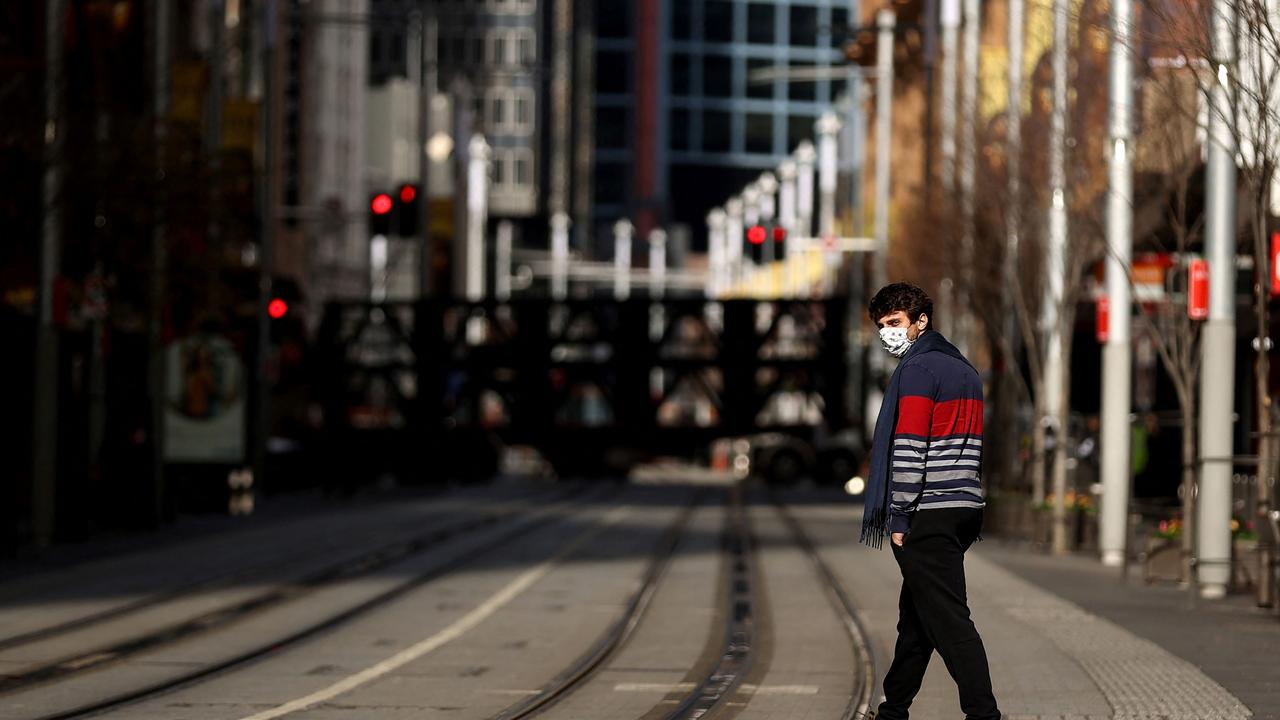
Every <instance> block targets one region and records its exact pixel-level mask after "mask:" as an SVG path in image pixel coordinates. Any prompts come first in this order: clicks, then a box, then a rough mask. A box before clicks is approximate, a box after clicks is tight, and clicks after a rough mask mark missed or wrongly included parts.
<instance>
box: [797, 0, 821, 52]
mask: <svg viewBox="0 0 1280 720" xmlns="http://www.w3.org/2000/svg"><path fill="white" fill-rule="evenodd" d="M791 44H792V45H797V46H799V47H813V46H814V45H817V44H818V8H816V7H812V6H810V5H792V6H791Z"/></svg>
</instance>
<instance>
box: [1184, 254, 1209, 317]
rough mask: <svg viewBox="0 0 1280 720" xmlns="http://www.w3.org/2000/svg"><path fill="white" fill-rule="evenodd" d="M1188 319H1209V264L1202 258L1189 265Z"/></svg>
mask: <svg viewBox="0 0 1280 720" xmlns="http://www.w3.org/2000/svg"><path fill="white" fill-rule="evenodd" d="M1187 317H1189V318H1191V319H1192V320H1204V319H1206V318H1208V317H1209V262H1208V261H1207V260H1204V259H1201V258H1196V259H1195V260H1192V261H1191V262H1189V263H1187Z"/></svg>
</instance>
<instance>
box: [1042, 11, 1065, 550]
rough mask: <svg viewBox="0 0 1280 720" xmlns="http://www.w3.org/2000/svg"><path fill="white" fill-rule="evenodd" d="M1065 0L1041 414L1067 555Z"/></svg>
mask: <svg viewBox="0 0 1280 720" xmlns="http://www.w3.org/2000/svg"><path fill="white" fill-rule="evenodd" d="M1069 4H1070V0H1053V57H1052V64H1053V114H1052V116H1051V118H1050V123H1049V128H1050V129H1049V184H1050V189H1051V192H1052V194H1051V199H1050V206H1049V243H1048V253H1047V255H1046V258H1045V259H1046V267H1045V285H1044V287H1045V290H1044V292H1045V295H1044V329H1045V333H1046V334H1047V338H1046V342H1045V363H1044V389H1045V402H1044V407H1045V414H1046V417H1047V418H1048V421H1049V428H1051V429H1052V430H1053V432H1054V438H1055V440H1056V442H1055V444H1054V459H1053V494H1054V498H1053V500H1054V502H1053V552H1054V553H1055V554H1064V553H1066V552H1067V509H1066V494H1067V467H1066V456H1067V453H1066V446H1067V427H1066V422H1065V419H1066V414H1067V408H1066V398H1065V397H1064V395H1065V393H1066V376H1067V368H1066V358H1065V357H1064V348H1063V344H1064V338H1063V335H1064V334H1065V331H1066V328H1064V327H1063V316H1064V315H1065V314H1066V308H1065V304H1066V298H1065V292H1066V273H1067V172H1066V146H1067V9H1068V5H1069Z"/></svg>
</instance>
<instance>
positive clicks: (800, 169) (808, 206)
mask: <svg viewBox="0 0 1280 720" xmlns="http://www.w3.org/2000/svg"><path fill="white" fill-rule="evenodd" d="M793 157H795V161H796V222H797V227H796V234H797V235H799V236H800V237H802V238H804V239H806V240H807V239H809V238H811V237H813V200H814V193H813V170H814V165H815V163H817V162H818V151H817V150H816V149H814V147H813V143H811V142H809V141H808V140H802V141H800V144H799V145H797V146H796V151H795V154H794V156H793Z"/></svg>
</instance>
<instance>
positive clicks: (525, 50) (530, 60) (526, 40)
mask: <svg viewBox="0 0 1280 720" xmlns="http://www.w3.org/2000/svg"><path fill="white" fill-rule="evenodd" d="M519 43H520V46H519V53H520V58H519V60H520V62H521V63H523V64H525V65H532V64H534V63H536V62H537V61H538V49H537V46H536V45H534V43H533V34H532V33H529V32H522V33H520V36H519Z"/></svg>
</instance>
